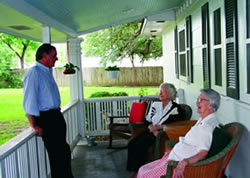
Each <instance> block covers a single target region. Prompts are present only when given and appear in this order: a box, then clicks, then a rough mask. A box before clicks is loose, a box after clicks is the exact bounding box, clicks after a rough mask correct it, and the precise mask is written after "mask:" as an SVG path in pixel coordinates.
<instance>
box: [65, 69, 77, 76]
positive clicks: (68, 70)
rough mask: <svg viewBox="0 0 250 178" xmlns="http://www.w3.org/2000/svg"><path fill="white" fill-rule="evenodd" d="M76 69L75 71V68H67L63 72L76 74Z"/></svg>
mask: <svg viewBox="0 0 250 178" xmlns="http://www.w3.org/2000/svg"><path fill="white" fill-rule="evenodd" d="M75 72H76V71H75V69H65V70H64V71H63V73H64V74H66V75H67V74H74V73H75Z"/></svg>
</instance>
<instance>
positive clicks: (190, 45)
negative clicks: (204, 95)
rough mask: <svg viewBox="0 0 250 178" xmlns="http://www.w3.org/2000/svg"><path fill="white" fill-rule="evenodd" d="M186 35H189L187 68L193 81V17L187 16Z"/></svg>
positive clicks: (190, 79)
mask: <svg viewBox="0 0 250 178" xmlns="http://www.w3.org/2000/svg"><path fill="white" fill-rule="evenodd" d="M186 37H187V65H188V66H187V69H188V76H189V81H190V82H191V83H193V49H192V48H193V43H192V17H191V15H189V16H188V17H187V18H186Z"/></svg>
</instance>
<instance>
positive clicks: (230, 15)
mask: <svg viewBox="0 0 250 178" xmlns="http://www.w3.org/2000/svg"><path fill="white" fill-rule="evenodd" d="M224 2H225V23H226V28H225V30H226V61H227V62H226V63H227V96H230V97H232V98H235V99H239V74H238V48H237V46H238V44H237V43H238V39H237V12H236V10H237V1H236V0H225V1H224Z"/></svg>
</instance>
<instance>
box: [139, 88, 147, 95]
mask: <svg viewBox="0 0 250 178" xmlns="http://www.w3.org/2000/svg"><path fill="white" fill-rule="evenodd" d="M138 95H139V96H145V95H148V89H147V88H140V89H139V91H138Z"/></svg>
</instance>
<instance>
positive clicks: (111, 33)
mask: <svg viewBox="0 0 250 178" xmlns="http://www.w3.org/2000/svg"><path fill="white" fill-rule="evenodd" d="M140 26H141V22H138V21H136V22H131V23H128V24H123V25H119V26H115V27H111V28H109V29H104V30H101V31H97V32H93V33H90V34H87V35H85V36H84V43H83V46H82V48H83V51H84V54H85V55H86V56H101V57H102V60H101V63H102V64H103V66H106V64H107V63H108V62H111V63H112V62H115V61H121V60H122V59H123V58H124V57H129V58H130V61H131V63H132V66H133V67H134V60H135V57H136V56H139V57H140V60H141V61H140V62H141V63H142V64H143V63H144V61H146V60H149V59H152V58H153V59H156V58H158V57H160V56H162V38H161V37H160V36H158V37H155V38H152V37H148V36H144V35H140Z"/></svg>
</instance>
